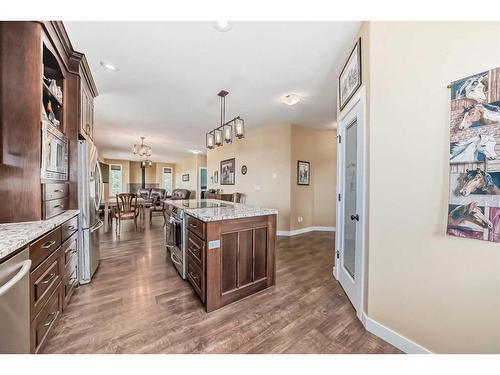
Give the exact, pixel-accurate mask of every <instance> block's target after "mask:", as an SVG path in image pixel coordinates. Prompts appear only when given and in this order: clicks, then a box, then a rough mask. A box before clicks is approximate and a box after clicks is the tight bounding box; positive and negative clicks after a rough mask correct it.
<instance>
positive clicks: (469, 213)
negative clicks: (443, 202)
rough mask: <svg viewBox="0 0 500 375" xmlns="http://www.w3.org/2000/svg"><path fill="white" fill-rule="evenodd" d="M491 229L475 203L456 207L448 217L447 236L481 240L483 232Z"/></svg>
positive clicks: (490, 223) (488, 221) (490, 224)
mask: <svg viewBox="0 0 500 375" xmlns="http://www.w3.org/2000/svg"><path fill="white" fill-rule="evenodd" d="M492 227H493V223H492V222H491V221H490V220H489V219H488V218H487V217H486V216H485V215H484V213H483V212H482V210H481V208H480V207H479V206H478V205H477V202H470V203H468V204H464V205H462V206H457V207H455V208H453V209H452V210H451V211H450V213H449V215H448V234H451V235H453V236H458V237H467V238H477V239H481V238H482V237H483V231H484V230H485V229H491V228H492Z"/></svg>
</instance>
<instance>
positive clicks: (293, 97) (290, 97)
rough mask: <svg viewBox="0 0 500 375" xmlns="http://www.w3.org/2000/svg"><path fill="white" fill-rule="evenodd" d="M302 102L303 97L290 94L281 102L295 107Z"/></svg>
mask: <svg viewBox="0 0 500 375" xmlns="http://www.w3.org/2000/svg"><path fill="white" fill-rule="evenodd" d="M301 100H302V96H300V95H299V94H288V95H286V96H284V97H283V98H281V101H282V102H283V103H285V104H286V105H295V104H297V103H298V102H300V101H301Z"/></svg>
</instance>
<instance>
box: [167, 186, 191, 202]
mask: <svg viewBox="0 0 500 375" xmlns="http://www.w3.org/2000/svg"><path fill="white" fill-rule="evenodd" d="M190 196H191V191H190V190H188V189H174V191H172V197H171V198H170V199H172V200H180V199H189V197H190Z"/></svg>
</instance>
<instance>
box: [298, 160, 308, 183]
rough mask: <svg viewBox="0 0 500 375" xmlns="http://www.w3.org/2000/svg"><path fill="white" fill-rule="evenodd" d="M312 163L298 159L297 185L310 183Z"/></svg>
mask: <svg viewBox="0 0 500 375" xmlns="http://www.w3.org/2000/svg"><path fill="white" fill-rule="evenodd" d="M310 168H311V163H309V162H308V161H302V160H299V161H297V185H309V181H310V177H311V173H310Z"/></svg>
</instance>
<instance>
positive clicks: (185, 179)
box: [182, 174, 189, 182]
mask: <svg viewBox="0 0 500 375" xmlns="http://www.w3.org/2000/svg"><path fill="white" fill-rule="evenodd" d="M182 181H183V182H186V181H189V174H183V175H182Z"/></svg>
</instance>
